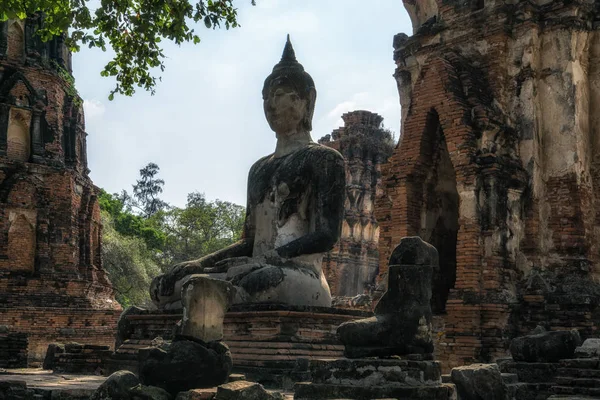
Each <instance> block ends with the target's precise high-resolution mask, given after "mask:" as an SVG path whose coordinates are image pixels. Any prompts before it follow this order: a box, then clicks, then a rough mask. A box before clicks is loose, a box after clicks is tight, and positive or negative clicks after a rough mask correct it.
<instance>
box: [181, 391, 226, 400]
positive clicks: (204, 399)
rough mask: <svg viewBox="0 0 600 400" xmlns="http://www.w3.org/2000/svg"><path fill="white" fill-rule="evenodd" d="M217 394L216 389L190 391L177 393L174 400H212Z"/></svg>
mask: <svg viewBox="0 0 600 400" xmlns="http://www.w3.org/2000/svg"><path fill="white" fill-rule="evenodd" d="M216 394H217V388H208V389H192V390H188V391H186V392H179V394H178V395H177V397H175V400H213V399H214V398H215V395H216Z"/></svg>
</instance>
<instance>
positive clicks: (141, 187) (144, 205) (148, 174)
mask: <svg viewBox="0 0 600 400" xmlns="http://www.w3.org/2000/svg"><path fill="white" fill-rule="evenodd" d="M158 171H160V168H159V167H158V165H156V164H155V163H149V164H148V165H146V166H145V167H144V168H142V169H140V179H138V180H137V182H136V184H135V185H133V198H131V197H129V200H130V201H131V202H132V203H133V204H134V205H135V206H136V207H137V208H138V209H139V210H140V211H141V212H142V215H143V216H144V217H145V218H150V217H152V216H153V215H154V214H156V213H157V212H159V211H163V210H165V209H166V208H167V207H168V206H169V205H168V204H167V203H166V202H164V201H162V200H161V199H160V197H159V195H160V194H161V193H162V192H163V186H164V185H165V181H164V180H162V179H159V178H157V177H156V175H157V174H158Z"/></svg>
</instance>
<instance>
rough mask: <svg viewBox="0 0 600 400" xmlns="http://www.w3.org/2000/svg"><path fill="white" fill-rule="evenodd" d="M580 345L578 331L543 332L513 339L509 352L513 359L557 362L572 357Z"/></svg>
mask: <svg viewBox="0 0 600 400" xmlns="http://www.w3.org/2000/svg"><path fill="white" fill-rule="evenodd" d="M580 345H581V338H580V336H579V332H577V330H575V329H573V330H570V331H552V332H543V333H538V334H535V335H528V336H522V337H518V338H515V339H513V341H512V342H511V344H510V353H511V355H512V357H513V359H514V360H515V361H525V362H558V361H560V360H563V359H567V358H573V356H574V355H575V349H576V348H577V347H578V346H580Z"/></svg>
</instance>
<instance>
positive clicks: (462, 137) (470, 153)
mask: <svg viewBox="0 0 600 400" xmlns="http://www.w3.org/2000/svg"><path fill="white" fill-rule="evenodd" d="M451 60H454V59H453V58H452V55H449V56H448V57H442V56H434V57H432V58H430V59H429V60H428V61H427V62H425V64H424V66H423V68H422V69H421V71H420V74H419V77H418V78H417V79H416V81H415V82H414V84H413V86H412V93H413V94H415V95H413V96H412V98H411V102H410V105H409V110H408V113H407V116H406V119H405V121H404V129H403V132H402V137H401V139H400V142H399V144H398V146H397V148H396V149H395V151H394V154H393V155H392V157H391V159H390V162H389V163H388V164H387V165H385V167H384V168H383V171H382V172H383V189H384V194H383V196H382V197H380V198H379V201H378V211H379V213H378V215H377V218H378V220H379V221H380V227H381V233H380V241H379V251H380V270H381V271H382V272H384V273H385V272H387V267H388V258H389V255H390V253H391V251H392V250H393V249H394V247H395V245H397V244H398V243H399V241H400V239H401V238H402V237H404V236H413V235H416V236H421V237H424V238H425V239H426V240H432V239H433V241H439V240H441V238H439V237H438V238H436V237H435V236H434V235H432V233H433V232H432V230H431V229H430V228H431V227H429V231H428V226H427V221H426V218H427V212H428V210H427V197H428V190H427V182H428V180H431V175H432V172H435V171H433V169H434V168H435V166H436V162H434V155H433V154H432V149H434V148H435V143H433V142H434V141H436V140H440V139H439V138H440V137H442V138H443V139H444V142H445V143H444V144H445V146H446V148H447V154H448V159H447V160H446V161H445V162H447V163H448V167H447V168H452V169H453V171H454V176H453V178H454V181H453V182H452V184H454V185H456V186H455V188H452V190H450V192H452V191H453V190H455V192H454V193H455V194H454V196H455V197H454V198H455V199H456V200H458V204H455V205H454V212H455V213H456V215H455V216H453V217H452V218H451V219H454V223H455V224H457V225H458V231H457V232H456V239H455V240H456V245H455V248H454V249H452V250H453V251H449V249H442V251H443V252H444V253H446V255H447V254H450V255H455V256H456V264H455V268H456V275H455V282H452V280H453V278H454V276H453V273H452V272H451V273H449V274H448V275H447V276H441V277H440V279H441V280H442V281H444V282H445V286H446V287H445V289H444V290H446V293H447V296H448V297H447V302H445V301H444V300H445V298H444V297H445V296H446V294H444V295H443V296H442V298H441V299H437V300H434V301H438V302H439V303H440V305H441V306H443V305H444V303H445V306H446V307H445V312H446V313H445V315H443V317H440V323H441V325H442V327H441V328H440V332H439V343H437V346H436V351H437V353H438V357H439V358H440V359H441V360H442V361H444V362H445V366H447V367H453V366H456V365H462V364H464V363H469V362H473V361H476V360H479V359H480V355H481V336H482V335H481V326H482V319H483V316H482V312H484V311H482V307H481V305H479V304H473V305H468V304H467V302H466V301H465V300H464V299H465V298H471V297H473V295H474V296H475V297H477V296H479V295H480V294H481V293H482V291H483V282H482V280H483V268H482V259H483V252H482V246H481V239H480V238H481V224H480V218H479V209H478V203H477V166H476V165H475V163H473V162H472V160H473V157H474V156H475V154H476V152H477V135H478V133H477V131H476V129H475V128H474V126H473V123H472V117H471V111H472V108H473V105H470V104H469V103H470V102H469V101H468V100H467V99H466V98H465V96H464V88H463V83H462V82H461V80H460V78H459V76H460V72H459V71H457V70H456V69H455V68H454V66H453V64H452V62H451ZM434 125H435V126H434ZM438 128H439V129H440V131H441V132H443V135H442V136H440V134H437V135H436V134H435V130H436V129H438ZM437 165H439V164H437ZM449 181H452V179H450V180H449ZM433 192H434V193H435V191H433ZM451 197H452V196H450V197H447V198H451ZM437 198H438V199H439V196H438V197H437ZM434 201H435V199H434ZM433 230H435V225H434V226H433ZM436 244H437V245H438V246H439V243H436ZM446 267H447V266H446ZM451 268H452V267H451ZM453 283H454V285H452V284H453ZM434 285H436V283H435V282H434ZM452 286H453V287H452ZM438 308H441V309H438V310H437V311H438V312H443V311H444V310H443V307H438ZM434 309H435V307H434Z"/></svg>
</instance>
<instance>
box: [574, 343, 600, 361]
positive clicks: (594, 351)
mask: <svg viewBox="0 0 600 400" xmlns="http://www.w3.org/2000/svg"><path fill="white" fill-rule="evenodd" d="M575 357H577V358H597V357H600V339H586V340H585V341H584V342H583V344H582V345H581V346H579V347H577V348H576V349H575Z"/></svg>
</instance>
